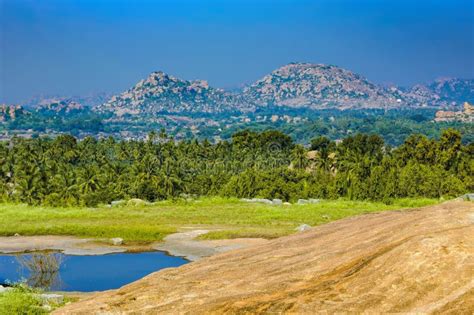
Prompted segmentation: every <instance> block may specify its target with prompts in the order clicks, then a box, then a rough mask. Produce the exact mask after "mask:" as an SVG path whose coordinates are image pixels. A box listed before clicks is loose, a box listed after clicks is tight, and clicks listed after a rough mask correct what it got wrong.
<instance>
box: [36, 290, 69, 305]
mask: <svg viewBox="0 0 474 315" xmlns="http://www.w3.org/2000/svg"><path fill="white" fill-rule="evenodd" d="M39 298H40V299H41V300H43V301H44V302H45V303H55V304H61V303H62V302H63V301H64V295H61V294H53V293H43V294H39Z"/></svg>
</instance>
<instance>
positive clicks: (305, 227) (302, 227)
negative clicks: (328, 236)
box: [295, 224, 311, 232]
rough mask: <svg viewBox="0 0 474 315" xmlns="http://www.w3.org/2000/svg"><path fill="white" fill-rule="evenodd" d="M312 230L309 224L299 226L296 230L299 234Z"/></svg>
mask: <svg viewBox="0 0 474 315" xmlns="http://www.w3.org/2000/svg"><path fill="white" fill-rule="evenodd" d="M310 229H311V226H310V225H308V224H301V225H300V226H298V227H297V228H296V229H295V230H296V231H298V232H304V231H308V230H310Z"/></svg>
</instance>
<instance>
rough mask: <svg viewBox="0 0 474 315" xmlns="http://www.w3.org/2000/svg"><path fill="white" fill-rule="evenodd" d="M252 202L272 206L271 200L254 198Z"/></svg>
mask: <svg viewBox="0 0 474 315" xmlns="http://www.w3.org/2000/svg"><path fill="white" fill-rule="evenodd" d="M252 202H258V203H264V204H267V205H271V204H272V201H271V200H270V199H265V198H252Z"/></svg>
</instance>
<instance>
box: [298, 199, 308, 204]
mask: <svg viewBox="0 0 474 315" xmlns="http://www.w3.org/2000/svg"><path fill="white" fill-rule="evenodd" d="M298 204H299V205H307V204H309V201H308V200H306V199H298Z"/></svg>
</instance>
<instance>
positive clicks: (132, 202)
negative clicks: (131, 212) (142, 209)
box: [127, 198, 148, 207]
mask: <svg viewBox="0 0 474 315" xmlns="http://www.w3.org/2000/svg"><path fill="white" fill-rule="evenodd" d="M147 204H148V202H146V201H145V200H142V199H139V198H133V199H130V200H129V201H128V202H127V206H132V207H137V206H145V205H147Z"/></svg>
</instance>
